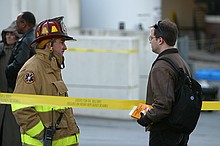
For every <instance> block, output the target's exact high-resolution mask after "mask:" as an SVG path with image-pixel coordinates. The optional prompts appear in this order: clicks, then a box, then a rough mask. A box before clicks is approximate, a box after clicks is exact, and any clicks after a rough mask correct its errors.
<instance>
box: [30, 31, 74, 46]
mask: <svg viewBox="0 0 220 146" xmlns="http://www.w3.org/2000/svg"><path fill="white" fill-rule="evenodd" d="M52 38H64V39H65V40H66V41H77V40H76V39H74V38H73V37H71V36H67V35H63V34H50V35H46V36H42V37H39V38H37V39H35V40H34V41H33V42H31V44H30V46H31V48H33V47H34V46H35V45H36V44H37V43H39V42H41V41H43V40H46V39H52Z"/></svg>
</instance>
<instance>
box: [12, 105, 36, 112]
mask: <svg viewBox="0 0 220 146" xmlns="http://www.w3.org/2000/svg"><path fill="white" fill-rule="evenodd" d="M26 107H32V105H25V104H11V109H12V112H14V111H16V110H19V109H22V108H26Z"/></svg>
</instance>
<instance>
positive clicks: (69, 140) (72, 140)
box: [52, 133, 80, 146]
mask: <svg viewBox="0 0 220 146" xmlns="http://www.w3.org/2000/svg"><path fill="white" fill-rule="evenodd" d="M79 138H80V134H79V133H78V134H76V135H72V136H69V137H65V138H62V139H58V140H54V141H53V142H52V145H53V146H62V145H73V144H77V143H79Z"/></svg>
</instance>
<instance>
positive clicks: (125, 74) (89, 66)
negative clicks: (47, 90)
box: [63, 30, 156, 119]
mask: <svg viewBox="0 0 220 146" xmlns="http://www.w3.org/2000/svg"><path fill="white" fill-rule="evenodd" d="M69 32H70V33H69V34H74V37H75V38H76V39H77V42H68V43H67V45H68V48H70V49H71V48H79V49H80V48H81V49H91V50H93V52H91V51H88V52H83V51H67V52H66V53H65V63H66V68H65V69H64V70H63V77H64V81H65V83H66V84H67V86H68V89H69V96H71V97H84V98H109V99H120V100H132V99H135V100H136V99H138V100H140V99H141V100H143V99H145V92H146V82H147V78H148V73H149V69H150V66H151V64H152V62H153V60H154V59H155V57H156V55H155V54H153V53H152V52H151V49H150V45H149V42H148V40H147V38H148V35H149V32H144V31H106V30H102V31H101V30H69ZM133 49H138V51H137V52H130V53H129V52H127V53H119V52H117V51H119V50H123V51H129V50H133ZM100 50H103V51H100ZM105 50H111V51H113V52H111V53H109V52H104V51H105ZM114 51H115V52H114ZM74 110H75V112H76V114H79V115H86V116H97V117H108V118H121V119H130V117H129V115H128V113H129V111H127V110H113V111H112V110H99V109H74Z"/></svg>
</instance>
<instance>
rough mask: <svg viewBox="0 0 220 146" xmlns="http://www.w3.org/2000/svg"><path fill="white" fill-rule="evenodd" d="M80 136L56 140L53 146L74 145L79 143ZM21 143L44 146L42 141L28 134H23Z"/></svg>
mask: <svg viewBox="0 0 220 146" xmlns="http://www.w3.org/2000/svg"><path fill="white" fill-rule="evenodd" d="M79 138H80V134H79V133H78V134H76V135H72V136H69V137H65V138H62V139H58V140H54V141H53V142H52V145H53V146H64V145H73V144H77V143H79ZM21 141H22V143H23V144H28V145H30V146H43V144H42V143H41V141H40V140H37V139H35V138H32V137H30V136H29V135H27V134H21Z"/></svg>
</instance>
